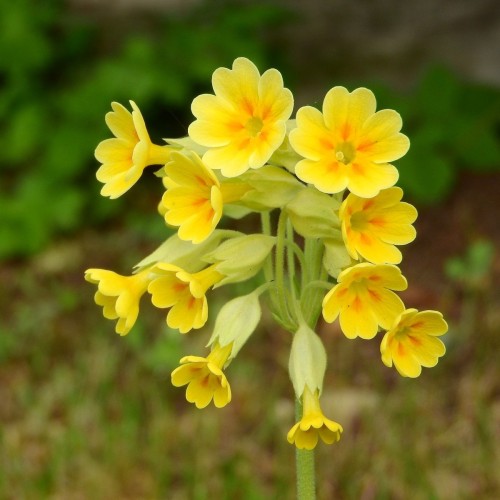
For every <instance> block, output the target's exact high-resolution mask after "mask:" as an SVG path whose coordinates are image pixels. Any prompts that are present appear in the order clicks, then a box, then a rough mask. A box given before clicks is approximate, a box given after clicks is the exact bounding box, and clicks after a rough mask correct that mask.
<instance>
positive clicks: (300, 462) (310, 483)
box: [295, 399, 316, 500]
mask: <svg viewBox="0 0 500 500" xmlns="http://www.w3.org/2000/svg"><path fill="white" fill-rule="evenodd" d="M295 415H296V420H297V422H299V421H300V419H301V418H302V405H301V404H300V401H299V400H298V399H296V400H295ZM295 463H296V467H297V500H314V499H315V498H316V479H315V471H314V450H299V449H298V448H295Z"/></svg>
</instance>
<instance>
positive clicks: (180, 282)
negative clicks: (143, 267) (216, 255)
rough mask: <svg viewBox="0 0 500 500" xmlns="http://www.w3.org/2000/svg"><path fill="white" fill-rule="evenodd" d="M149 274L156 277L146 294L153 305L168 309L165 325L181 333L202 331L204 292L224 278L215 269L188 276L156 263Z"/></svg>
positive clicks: (205, 319)
mask: <svg viewBox="0 0 500 500" xmlns="http://www.w3.org/2000/svg"><path fill="white" fill-rule="evenodd" d="M152 272H153V273H154V274H155V275H157V277H156V278H154V279H153V280H152V281H151V282H150V284H149V286H148V292H149V293H150V294H151V295H152V297H151V301H152V302H153V305H154V306H156V307H159V308H160V309H166V308H169V307H170V308H171V309H170V311H169V312H168V315H167V324H168V326H169V327H170V328H175V329H178V330H179V331H180V332H181V333H186V332H189V331H190V330H192V329H193V328H195V329H196V328H201V327H202V326H203V325H204V324H205V323H206V322H207V319H208V303H207V298H206V297H205V293H206V291H207V290H208V289H209V288H210V287H211V286H213V285H214V284H215V283H218V282H219V281H220V280H221V279H222V278H223V275H222V274H221V273H219V272H218V271H217V270H216V266H215V265H213V266H209V267H207V268H205V269H203V270H202V271H199V272H197V273H193V274H191V273H188V272H186V271H184V270H183V269H181V268H180V267H178V266H174V265H173V264H165V263H162V262H159V263H157V264H155V266H154V267H153V268H152Z"/></svg>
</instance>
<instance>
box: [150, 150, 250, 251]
mask: <svg viewBox="0 0 500 500" xmlns="http://www.w3.org/2000/svg"><path fill="white" fill-rule="evenodd" d="M163 172H164V174H165V177H164V178H163V184H164V185H165V187H166V188H167V190H166V191H165V193H164V194H163V197H162V200H161V202H160V205H159V208H158V209H159V211H160V213H161V214H162V215H163V217H164V219H165V222H166V223H167V224H170V225H172V226H179V231H178V235H179V238H180V239H181V240H185V241H192V242H193V243H201V242H202V241H204V240H206V239H207V238H208V237H209V236H210V235H211V234H212V232H213V231H214V229H215V228H216V227H217V224H218V222H219V221H220V219H221V217H222V210H223V206H224V204H227V203H231V202H234V201H237V200H239V199H240V198H241V196H243V195H244V194H245V193H246V191H247V190H248V189H249V187H247V186H245V185H244V184H243V183H230V182H228V183H223V184H222V185H221V183H220V182H219V180H218V179H217V177H216V175H215V174H214V172H213V171H212V170H211V169H210V168H208V167H207V166H206V165H205V164H204V163H203V162H202V161H201V159H200V157H199V156H198V155H197V154H196V153H193V152H185V153H182V154H181V153H178V152H172V154H171V156H170V161H169V162H168V163H167V164H166V165H165V167H164V169H163Z"/></svg>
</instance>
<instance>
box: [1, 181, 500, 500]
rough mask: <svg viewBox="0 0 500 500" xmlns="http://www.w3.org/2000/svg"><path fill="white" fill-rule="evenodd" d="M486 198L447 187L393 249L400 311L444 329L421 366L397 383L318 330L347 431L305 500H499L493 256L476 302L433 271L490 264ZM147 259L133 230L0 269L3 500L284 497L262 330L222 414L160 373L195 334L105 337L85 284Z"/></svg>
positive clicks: (285, 403)
mask: <svg viewBox="0 0 500 500" xmlns="http://www.w3.org/2000/svg"><path fill="white" fill-rule="evenodd" d="M499 190H500V176H499V175H498V174H494V175H490V176H488V177H484V176H482V177H480V176H474V175H470V174H469V175H467V176H464V177H462V178H461V179H460V186H459V189H458V190H457V191H456V194H455V195H454V196H452V197H451V198H450V199H449V200H448V201H446V203H444V204H443V205H442V206H437V207H434V208H427V209H422V210H420V216H419V219H418V223H417V230H418V237H417V240H416V241H415V242H414V243H413V244H411V245H409V246H408V247H407V248H406V249H405V254H404V255H405V259H404V261H403V266H402V267H403V271H404V273H405V274H406V276H407V277H408V280H409V283H410V286H409V291H408V292H406V294H405V295H404V299H405V301H406V304H407V306H416V307H418V308H429V307H430V308H438V309H440V310H442V311H443V312H444V314H445V317H446V318H447V319H448V320H449V322H450V332H449V334H448V335H447V337H446V342H447V347H448V353H447V355H446V356H445V357H444V358H443V359H442V360H441V361H440V363H439V365H438V366H437V367H436V368H434V369H432V370H427V369H426V370H424V373H423V374H422V376H421V377H420V378H419V379H417V380H405V379H402V378H400V377H398V376H397V375H396V374H395V373H394V372H393V371H391V370H389V369H387V368H386V367H384V366H383V365H382V363H381V362H380V358H379V353H378V343H376V342H369V341H365V342H362V341H352V342H351V341H348V340H347V339H345V338H343V336H342V335H341V334H340V332H339V330H338V327H336V326H335V325H333V326H326V325H323V326H322V327H321V328H320V332H321V335H322V336H323V338H324V340H325V343H326V344H327V346H328V350H329V370H328V373H327V380H326V382H325V388H326V389H325V394H324V406H325V412H326V413H327V414H329V415H330V416H332V418H334V419H336V420H338V421H340V422H341V423H342V424H343V425H344V428H345V433H344V435H343V437H342V440H341V442H340V443H339V444H337V445H335V446H324V445H322V446H319V449H318V458H317V463H318V480H319V492H320V498H323V499H327V498H334V497H335V498H362V499H372V498H374V499H375V498H391V499H407V498H412V499H428V498H439V499H456V498H472V497H474V498H477V499H492V498H496V497H498V496H499V495H500V478H499V476H498V470H499V469H500V445H499V443H500V434H499V429H500V404H499V397H498V396H499V394H500V368H499V365H498V360H497V355H496V353H497V352H498V348H499V347H500V340H499V339H500V335H499V334H500V314H499V310H498V307H497V304H498V303H499V299H500V297H499V290H498V287H497V283H498V282H499V281H498V277H499V273H500V262H499V256H498V255H496V258H495V261H494V265H493V268H492V269H491V273H490V275H489V276H488V277H487V278H486V280H485V281H484V283H483V285H482V288H480V289H477V290H476V291H475V292H471V291H470V290H467V289H464V287H463V286H458V285H457V284H455V283H452V282H450V280H449V279H447V278H446V277H445V276H444V273H443V265H444V263H445V261H446V260H447V259H449V258H450V257H451V256H453V255H455V254H461V253H463V249H464V247H465V246H467V244H468V243H470V241H472V240H474V239H475V238H478V237H481V238H487V239H488V240H490V241H491V242H493V243H494V244H495V246H496V247H497V248H498V244H499V243H500V228H499V226H498V224H497V214H496V211H495V210H494V208H495V206H496V199H497V198H496V193H498V192H499ZM154 245H155V242H154V241H153V239H152V238H151V237H148V236H145V235H144V233H143V232H141V228H140V226H135V227H132V228H127V227H120V228H115V229H113V228H99V230H95V231H91V230H88V231H86V232H85V233H84V234H80V235H78V236H75V237H74V238H70V239H67V240H64V241H59V242H57V243H54V244H53V245H52V246H51V247H50V248H48V249H47V250H46V251H45V252H44V253H43V254H42V255H40V256H38V257H36V258H34V259H32V260H30V261H27V262H22V263H15V262H12V263H9V264H5V263H4V264H2V266H1V268H0V280H1V282H2V284H3V285H2V290H1V292H0V293H1V299H2V300H1V304H2V306H1V311H0V316H1V317H2V327H1V332H0V333H1V335H0V361H1V363H0V401H1V402H2V404H1V406H0V421H1V422H2V431H1V441H0V443H1V444H0V460H1V462H0V497H1V498H6V499H19V498H30V499H37V498H54V499H87V498H92V499H109V498H120V499H146V498H147V499H150V498H169V499H188V498H195V499H203V498H228V499H229V498H245V499H260V498H293V494H294V493H293V492H294V481H293V479H292V478H291V476H290V474H291V471H293V463H294V450H293V448H292V447H291V446H289V445H288V444H287V443H286V439H285V436H286V432H287V430H288V428H289V427H290V426H291V425H292V424H293V405H292V390H291V387H290V384H289V382H288V378H287V371H286V366H287V357H288V350H289V345H288V344H289V341H288V339H287V334H286V333H285V332H282V331H280V330H278V329H276V328H275V327H274V326H273V324H272V323H271V321H270V320H268V321H264V325H263V327H262V328H261V330H260V331H259V332H258V333H256V334H255V336H254V337H253V338H252V340H251V341H250V343H249V345H248V346H247V347H246V348H245V349H244V350H243V351H242V353H240V356H239V358H238V359H237V360H236V361H235V362H234V363H233V365H232V366H231V367H230V369H229V372H228V376H229V378H230V381H231V384H232V388H233V401H232V403H231V404H230V405H229V406H228V407H226V408H225V409H223V410H216V409H214V408H208V409H206V410H204V411H199V410H196V408H194V407H193V406H192V405H189V404H188V403H187V402H186V401H185V399H184V395H183V391H182V390H181V389H174V388H173V387H171V385H170V382H169V373H170V371H171V370H172V369H173V368H174V367H175V366H176V365H177V362H178V359H179V358H180V357H182V356H183V355H185V354H190V353H193V354H198V353H200V354H201V353H202V352H203V344H204V341H205V340H206V333H205V334H203V333H201V332H195V334H192V335H191V334H190V335H188V336H182V338H181V336H180V335H178V334H177V333H175V332H167V331H166V330H165V328H164V320H163V317H162V315H161V314H159V311H156V310H155V311H153V310H152V308H151V307H149V304H147V303H146V301H144V302H143V308H142V319H141V320H140V322H139V324H138V325H137V326H136V327H135V328H134V330H133V331H132V332H131V333H130V334H129V336H128V337H126V338H120V337H118V336H117V335H115V334H114V333H113V325H112V323H111V322H108V321H106V320H104V319H103V318H102V317H101V313H100V311H99V309H97V308H96V307H95V305H94V304H93V300H92V295H93V292H94V290H93V289H92V287H91V286H90V285H88V284H87V283H85V282H84V281H83V279H82V276H83V270H84V269H85V268H87V267H91V266H92V267H93V266H98V267H110V268H113V269H115V270H122V271H123V272H125V271H126V269H128V268H129V267H130V266H131V264H133V263H134V262H135V261H137V260H139V259H140V257H141V256H142V255H143V254H144V253H145V252H147V251H148V250H150V249H152V248H153V247H154ZM222 290H223V289H222ZM215 297H217V296H215ZM217 300H219V301H221V300H223V297H221V296H219V299H217V298H214V303H216V302H217ZM471 305H472V309H473V310H472V314H470V309H471ZM263 343H265V345H266V348H265V349H263V348H262V345H263Z"/></svg>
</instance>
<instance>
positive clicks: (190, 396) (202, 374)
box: [172, 343, 232, 408]
mask: <svg viewBox="0 0 500 500" xmlns="http://www.w3.org/2000/svg"><path fill="white" fill-rule="evenodd" d="M231 349H232V343H231V344H228V345H226V346H224V347H220V345H219V344H215V345H214V347H213V349H212V352H211V353H210V354H209V355H208V357H206V358H203V357H201V356H185V357H184V358H182V359H181V361H180V363H181V366H179V367H178V368H176V369H175V370H174V371H173V372H172V384H173V385H174V386H176V387H182V386H183V385H186V384H187V389H186V399H187V400H188V401H189V402H190V403H194V404H195V405H196V407H197V408H205V407H206V406H208V405H209V404H210V401H212V399H213V401H214V404H215V406H216V407H217V408H222V407H224V406H226V405H227V404H228V403H229V402H230V401H231V387H230V386H229V382H228V381H227V378H226V376H225V375H224V372H223V371H222V370H223V368H224V365H225V364H226V362H227V358H228V357H229V355H230V354H231Z"/></svg>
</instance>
